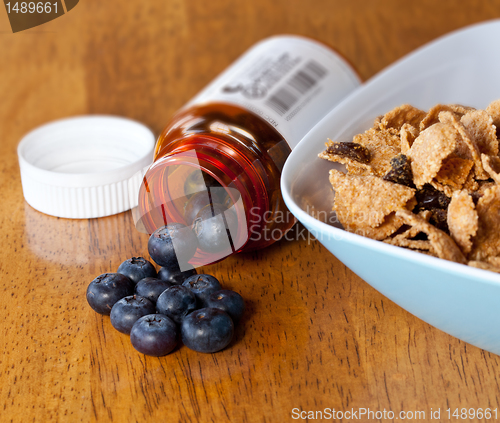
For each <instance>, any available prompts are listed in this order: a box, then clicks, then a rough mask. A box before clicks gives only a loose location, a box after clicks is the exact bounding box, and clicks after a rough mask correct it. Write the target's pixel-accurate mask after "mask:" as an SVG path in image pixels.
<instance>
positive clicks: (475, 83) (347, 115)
mask: <svg viewBox="0 0 500 423" xmlns="http://www.w3.org/2000/svg"><path fill="white" fill-rule="evenodd" d="M498 40H500V21H499V20H496V21H491V22H487V23H484V24H481V25H475V26H472V27H469V28H466V29H464V30H461V31H457V32H454V33H452V34H450V35H447V36H445V37H443V38H440V39H438V40H437V41H434V42H432V43H430V44H428V45H427V46H425V47H423V48H420V49H419V50H417V51H415V52H413V53H412V54H410V55H408V56H407V57H405V58H403V59H402V60H400V61H398V62H396V63H395V64H394V65H392V66H390V67H389V68H387V69H386V70H384V71H383V72H381V73H380V74H378V75H377V76H375V77H374V78H372V79H371V80H370V81H368V82H367V83H366V84H364V85H363V86H361V88H359V89H358V90H356V91H355V92H354V93H353V94H351V95H350V96H349V97H348V98H347V99H345V100H344V101H343V102H342V103H341V104H340V105H339V106H337V107H336V108H335V109H334V110H332V111H331V112H330V113H329V114H328V115H327V116H326V117H325V118H324V119H323V120H322V121H321V122H320V123H318V125H316V126H315V127H314V128H313V129H312V130H311V131H310V132H309V133H308V134H307V135H306V136H305V137H304V139H303V140H302V141H301V142H300V143H299V145H298V146H297V147H296V148H295V149H294V150H293V152H292V154H291V155H290V157H289V159H288V160H287V162H286V164H285V168H284V170H283V175H282V183H281V187H282V192H283V196H284V199H285V202H286V204H287V206H288V207H289V209H290V211H291V212H292V213H293V214H294V215H295V216H296V217H297V218H298V219H299V220H300V221H301V222H302V223H303V224H304V226H306V227H307V229H308V230H309V231H310V232H311V233H312V234H313V235H314V236H315V237H316V238H318V240H319V241H320V242H321V243H322V244H323V245H324V246H325V247H326V248H327V249H328V250H329V251H330V252H332V253H333V254H334V255H335V256H336V257H337V258H338V259H339V260H341V261H342V262H343V263H344V264H345V265H346V266H348V267H349V268H350V269H351V270H352V271H353V272H354V273H356V274H357V275H359V276H360V277H361V278H363V279H364V280H365V281H366V282H368V283H369V284H370V285H372V286H373V287H374V288H375V289H377V290H378V291H380V292H381V293H382V294H384V295H385V296H387V297H388V298H390V299H391V300H392V301H394V302H395V303H397V304H399V305H400V306H401V307H403V308H404V309H406V310H408V311H409V312H410V313H413V314H414V315H416V316H417V317H419V318H421V319H422V320H424V321H426V322H427V323H430V324H431V325H433V326H435V327H437V328H439V329H441V330H443V331H444V332H447V333H449V334H451V335H453V336H456V337H458V338H460V339H462V340H464V341H467V342H469V343H471V344H473V345H476V346H478V347H481V348H484V349H486V350H488V351H491V352H494V353H496V354H500V275H499V274H496V273H493V272H488V271H484V270H479V269H475V268H472V267H468V266H465V265H461V264H457V263H452V262H449V261H445V260H441V259H437V258H434V257H429V256H426V255H424V254H420V253H416V252H413V251H409V250H405V249H403V248H399V247H394V246H391V245H387V244H384V243H382V242H379V241H374V240H371V239H368V238H364V237H361V236H359V235H355V234H352V233H348V232H346V231H344V230H342V229H340V228H338V227H335V226H333V225H330V224H327V223H324V222H322V221H321V220H323V221H328V219H330V218H331V217H332V212H331V207H332V204H333V199H332V191H331V189H330V184H329V182H328V171H329V169H331V168H333V167H335V166H336V165H335V164H333V163H330V162H328V161H325V160H321V159H319V158H317V155H318V153H320V152H321V151H322V150H323V149H324V143H325V142H326V140H327V138H331V139H334V140H338V141H350V140H351V139H352V137H353V136H354V135H355V134H358V133H360V132H363V131H365V130H366V129H368V128H370V127H371V126H372V123H373V120H374V119H375V118H376V117H377V116H379V115H381V114H384V113H385V112H387V111H388V110H390V109H392V108H393V107H395V106H398V105H400V104H403V103H409V104H412V105H414V106H417V107H419V108H422V109H428V108H430V107H431V106H433V105H435V104H436V103H459V104H464V105H469V106H474V107H478V108H484V107H486V106H487V105H488V103H489V102H491V101H493V100H495V99H498V98H500V43H499V41H498ZM312 210H314V213H312ZM312 214H315V215H316V216H319V217H320V218H321V219H316V218H314V217H313V216H312ZM499 219H500V216H499Z"/></svg>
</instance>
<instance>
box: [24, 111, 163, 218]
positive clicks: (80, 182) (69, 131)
mask: <svg viewBox="0 0 500 423" xmlns="http://www.w3.org/2000/svg"><path fill="white" fill-rule="evenodd" d="M154 145H155V137H154V135H153V133H152V132H151V130H149V129H148V128H147V127H146V126H144V125H142V124H140V123H138V122H135V121H133V120H130V119H125V118H120V117H113V116H81V117H75V118H69V119H62V120H58V121H55V122H51V123H48V124H46V125H43V126H40V127H39V128H36V129H34V130H33V131H31V132H30V133H28V134H27V135H25V136H24V138H23V139H22V140H21V142H20V143H19V146H18V148H17V154H18V158H19V166H20V168H21V181H22V185H23V192H24V198H25V199H26V201H27V202H28V204H29V205H30V206H32V207H33V208H35V209H37V210H39V211H41V212H43V213H46V214H50V215H52V216H58V217H66V218H78V219H82V218H93V217H101V216H109V215H112V214H116V213H120V212H123V211H126V210H129V209H130V208H132V207H135V206H136V205H137V195H136V193H137V192H136V189H135V188H134V187H138V186H139V185H140V183H141V171H142V169H144V168H145V167H146V166H148V165H150V164H151V162H152V161H153V150H154Z"/></svg>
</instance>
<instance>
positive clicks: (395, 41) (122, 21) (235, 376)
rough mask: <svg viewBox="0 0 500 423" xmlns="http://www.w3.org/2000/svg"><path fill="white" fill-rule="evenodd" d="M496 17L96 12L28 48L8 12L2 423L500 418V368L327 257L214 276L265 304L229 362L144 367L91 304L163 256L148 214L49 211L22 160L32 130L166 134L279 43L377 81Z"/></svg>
mask: <svg viewBox="0 0 500 423" xmlns="http://www.w3.org/2000/svg"><path fill="white" fill-rule="evenodd" d="M495 17H500V1H499V0H474V1H472V0H471V1H460V2H455V1H454V2H452V1H435V0H425V1H419V2H401V1H396V0H385V1H379V0H371V1H360V0H351V1H349V2H347V1H340V0H324V1H312V2H302V1H299V0H273V1H268V0H253V1H247V2H236V1H229V0H212V1H210V2H201V1H197V0H184V1H183V0H163V1H162V0H149V1H147V2H145V1H138V0H131V1H127V2H125V1H118V0H107V1H102V0H81V1H80V3H79V4H78V5H77V7H75V9H73V10H72V11H71V12H69V13H68V14H66V15H65V16H63V17H61V18H58V19H56V20H54V21H52V22H49V23H47V24H45V25H42V26H39V27H36V28H33V29H31V30H27V31H23V32H19V33H15V34H12V32H11V29H10V25H9V22H8V20H7V14H6V13H5V12H4V11H3V10H2V11H0V57H1V60H0V63H1V64H0V143H1V147H2V148H1V150H2V154H1V156H0V186H1V191H0V192H1V195H2V198H1V201H0V227H1V234H0V239H1V243H0V245H1V246H2V250H1V259H0V278H1V287H0V292H1V294H2V301H1V310H2V312H1V316H0V321H1V332H0V333H1V336H2V339H3V354H2V355H1V356H0V381H1V385H0V389H1V393H0V398H1V402H0V405H1V407H0V421H1V422H11V421H13V422H35V421H36V422H80V421H82V422H89V421H103V422H105V421H110V422H120V423H122V422H153V421H162V422H198V421H199V422H226V421H228V422H288V421H296V420H297V419H294V417H297V414H296V413H295V414H294V411H293V409H296V410H295V411H297V409H298V410H300V411H317V410H324V409H325V408H328V409H331V408H334V409H336V410H340V411H347V410H351V409H355V410H356V409H358V408H365V409H370V410H371V411H383V410H384V409H385V410H387V411H388V410H392V411H394V412H395V413H399V412H400V411H405V412H409V411H413V412H415V411H425V412H426V413H427V414H426V416H427V417H426V419H420V420H418V421H428V420H429V419H430V410H431V409H433V410H434V411H435V410H437V409H441V419H440V420H441V421H447V420H448V419H447V418H446V413H445V410H446V409H447V408H451V409H452V410H454V409H455V408H463V407H466V408H483V409H484V408H488V407H489V408H492V409H495V408H499V409H500V404H499V398H500V395H499V394H500V389H499V377H498V375H499V374H500V357H498V356H497V355H494V354H490V353H488V352H485V351H483V350H481V349H479V348H476V347H473V346H471V345H468V344H466V343H464V342H461V341H459V340H457V339H456V338H453V337H451V336H449V335H447V334H445V333H443V332H441V331H439V330H437V329H435V328H433V327H431V326H429V325H428V324H426V323H424V322H422V321H420V320H419V319H417V318H416V317H414V316H413V315H411V314H409V313H408V312H406V311H405V310H403V309H401V308H400V307H399V306H397V305H395V304H393V303H392V302H391V301H389V300H388V299H386V298H385V297H384V296H382V295H381V294H380V293H378V292H377V291H375V290H374V289H372V288H371V287H370V286H369V285H367V284H366V283H365V282H364V281H363V280H361V279H360V278H358V277H357V276H356V275H354V274H353V273H352V272H351V271H350V270H348V269H347V268H346V267H345V266H344V265H343V264H341V263H340V262H339V261H338V260H337V259H335V258H334V257H333V256H332V255H331V254H329V253H328V252H327V251H326V249H325V248H323V247H322V246H321V245H320V244H319V243H318V242H312V243H311V244H309V243H308V242H307V241H303V240H302V241H300V240H299V241H291V242H287V241H281V242H278V243H277V244H275V245H273V246H271V247H270V248H267V249H265V250H263V251H259V252H256V253H253V254H241V255H237V256H234V257H231V258H229V259H227V260H225V261H223V262H221V263H218V264H216V265H212V266H210V267H207V268H204V269H205V270H206V271H207V272H210V273H213V274H215V275H216V276H217V277H218V278H220V280H221V281H222V283H223V285H224V286H226V287H228V288H232V289H235V290H237V291H239V292H241V294H242V295H243V297H244V298H245V299H246V300H247V304H248V312H247V315H246V317H245V318H244V319H243V322H242V324H241V326H240V327H239V328H238V330H237V332H236V340H235V341H234V342H233V344H232V345H231V347H230V348H227V349H226V350H224V351H222V352H219V353H217V354H200V353H196V352H193V351H190V350H188V349H187V348H186V347H181V348H180V349H178V350H176V351H175V352H174V353H172V354H171V355H168V356H166V357H162V358H153V357H146V356H144V355H141V354H139V353H137V352H136V351H135V350H134V349H133V348H132V346H131V344H130V342H129V339H128V337H127V336H126V335H122V334H120V333H118V332H117V331H115V330H113V328H112V326H111V324H110V321H109V318H106V317H102V316H100V315H97V314H96V313H94V312H93V311H92V310H91V309H90V308H89V307H88V305H87V303H86V300H85V290H86V287H87V285H88V283H89V282H90V281H91V280H92V279H93V278H94V277H95V276H97V275H99V274H100V273H103V272H107V271H112V270H114V269H116V267H117V266H118V265H119V264H120V263H121V262H122V261H123V260H125V259H126V258H129V257H131V256H134V255H145V256H147V236H146V235H143V234H140V233H138V232H137V231H136V230H135V228H134V225H133V221H132V218H131V215H130V213H122V214H119V215H116V216H111V217H107V218H101V219H91V220H65V219H57V218H54V217H50V216H46V215H44V214H41V213H39V212H37V211H35V210H33V209H32V208H31V207H30V206H28V205H27V204H26V203H25V202H24V200H23V194H22V189H21V181H20V176H19V167H18V162H17V157H16V150H15V149H16V145H17V143H18V142H19V140H20V138H21V137H22V135H23V134H24V133H26V132H27V131H29V130H30V129H32V128H34V127H36V126H37V125H40V124H43V123H46V122H48V121H50V120H53V119H57V118H61V117H65V116H72V115H77V114H89V113H106V114H116V115H122V116H127V117H130V118H134V119H137V120H139V121H142V122H144V123H145V124H147V125H149V126H150V127H151V128H152V129H153V130H154V131H155V133H157V134H158V133H159V131H160V130H161V129H162V127H163V126H164V125H165V123H166V122H167V121H168V119H169V117H170V116H171V115H172V114H173V112H174V111H175V110H176V109H178V108H179V107H180V106H182V105H183V103H185V102H186V101H187V100H189V99H190V98H191V97H192V96H193V95H194V94H195V93H196V92H198V91H199V90H200V89H201V88H202V87H203V86H205V85H206V84H207V83H208V82H209V81H210V80H211V79H212V78H213V77H214V76H216V75H217V74H218V73H219V72H220V71H222V70H223V69H224V68H225V67H226V66H227V65H228V64H230V63H231V62H232V61H233V60H234V59H235V58H236V57H238V55H239V54H241V53H242V52H243V51H244V50H245V49H246V48H248V47H249V46H251V45H252V44H253V43H255V42H256V41H258V40H260V39H262V38H264V37H267V36H270V35H273V34H281V33H295V34H301V35H305V36H309V37H313V38H316V39H318V40H320V41H323V42H325V43H328V44H330V45H332V46H334V47H335V48H336V49H337V50H338V51H339V52H340V53H342V54H343V55H344V56H345V57H346V58H347V59H348V60H350V61H351V62H352V63H353V65H354V66H355V68H356V69H357V70H358V71H359V73H360V75H361V77H362V78H363V79H364V80H366V79H368V78H370V77H371V76H372V75H374V74H375V73H377V72H378V71H380V70H381V69H383V68H384V67H386V66H387V65H389V64H391V63H392V62H393V61H394V60H396V59H398V58H400V57H402V56H403V55H405V54H406V53H409V52H410V51H412V50H413V49H415V48H417V47H419V46H421V45H423V44H424V43H426V42H428V41H430V40H432V39H434V38H436V37H438V36H440V35H442V34H445V33H447V32H449V31H451V30H454V29H457V28H460V27H463V26H466V25H468V24H472V23H475V22H480V21H484V20H488V19H492V18H495ZM499 411H500V410H499ZM324 417H327V416H326V415H324ZM415 420H416V419H415ZM492 420H494V419H492ZM309 421H314V419H310V420H309ZM325 421H326V418H325ZM343 421H351V420H346V419H344V420H343ZM352 421H369V420H368V419H367V418H361V417H358V419H352ZM370 421H390V419H382V420H377V419H372V420H370ZM452 421H458V420H456V419H453V420H452ZM461 421H464V420H461ZM466 421H475V420H474V419H472V420H469V419H467V420H466ZM490 421H491V420H490Z"/></svg>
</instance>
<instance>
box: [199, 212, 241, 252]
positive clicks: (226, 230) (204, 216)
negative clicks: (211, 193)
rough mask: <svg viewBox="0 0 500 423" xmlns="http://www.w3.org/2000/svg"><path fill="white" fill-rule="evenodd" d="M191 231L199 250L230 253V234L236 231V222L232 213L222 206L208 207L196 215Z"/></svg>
mask: <svg viewBox="0 0 500 423" xmlns="http://www.w3.org/2000/svg"><path fill="white" fill-rule="evenodd" d="M193 230H194V232H195V234H196V236H197V237H198V244H199V247H200V249H201V250H203V251H205V252H207V253H221V252H222V251H225V250H227V251H228V252H231V251H232V250H231V242H232V238H231V233H233V234H235V233H236V231H237V230H238V220H237V218H236V215H235V214H234V212H232V211H229V210H226V208H225V207H224V206H223V205H221V204H213V205H208V206H205V207H203V208H202V209H201V210H200V211H199V213H198V214H197V215H196V218H195V220H194V222H193Z"/></svg>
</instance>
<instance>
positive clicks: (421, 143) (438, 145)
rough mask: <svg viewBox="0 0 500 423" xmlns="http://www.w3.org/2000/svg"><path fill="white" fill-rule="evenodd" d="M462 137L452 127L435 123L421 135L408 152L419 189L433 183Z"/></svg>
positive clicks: (414, 178) (414, 179)
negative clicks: (444, 161)
mask: <svg viewBox="0 0 500 423" xmlns="http://www.w3.org/2000/svg"><path fill="white" fill-rule="evenodd" d="M459 137H460V135H459V134H458V132H457V131H456V130H455V129H454V128H453V126H451V125H447V124H444V123H439V122H438V123H435V124H434V125H432V126H430V127H429V128H427V129H425V130H424V131H422V132H421V133H420V135H419V136H418V137H417V139H416V140H415V142H414V143H413V145H412V146H411V148H410V151H409V152H408V154H409V156H410V158H411V169H412V171H413V182H414V183H415V185H416V186H417V188H421V187H423V186H424V185H425V184H427V183H429V182H431V181H432V180H433V179H434V177H435V176H436V175H437V174H438V172H439V169H441V164H442V162H443V160H444V159H446V158H447V157H448V156H449V155H450V154H451V153H453V151H454V150H455V147H456V145H457V142H458V140H459Z"/></svg>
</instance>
